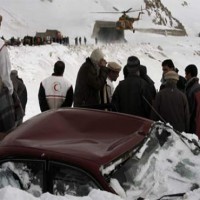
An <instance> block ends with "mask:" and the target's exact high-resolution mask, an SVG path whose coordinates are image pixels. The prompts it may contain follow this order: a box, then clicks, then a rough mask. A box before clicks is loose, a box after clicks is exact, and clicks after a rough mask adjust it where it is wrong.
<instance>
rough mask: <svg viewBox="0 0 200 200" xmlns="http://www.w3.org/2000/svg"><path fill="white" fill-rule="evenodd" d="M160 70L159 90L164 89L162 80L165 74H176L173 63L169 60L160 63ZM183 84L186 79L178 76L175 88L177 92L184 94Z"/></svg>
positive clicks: (163, 80)
mask: <svg viewBox="0 0 200 200" xmlns="http://www.w3.org/2000/svg"><path fill="white" fill-rule="evenodd" d="M162 70H163V75H162V79H161V86H160V90H161V89H163V88H164V87H165V83H166V81H165V79H164V75H165V73H167V72H169V71H176V72H178V69H177V68H175V66H174V63H173V61H172V60H171V59H166V60H164V61H163V62H162ZM185 84H186V79H185V78H184V77H183V76H180V75H179V79H178V81H177V88H178V89H179V90H181V91H182V92H184V91H185Z"/></svg>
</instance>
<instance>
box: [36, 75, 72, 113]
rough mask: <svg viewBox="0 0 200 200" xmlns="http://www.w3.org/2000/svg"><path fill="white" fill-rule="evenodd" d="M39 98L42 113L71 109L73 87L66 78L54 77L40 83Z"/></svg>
mask: <svg viewBox="0 0 200 200" xmlns="http://www.w3.org/2000/svg"><path fill="white" fill-rule="evenodd" d="M38 98H39V104H40V110H41V111H42V112H44V111H46V110H49V109H57V108H61V107H71V106H72V103H73V87H72V85H71V83H70V82H69V81H68V80H66V79H65V78H64V77H62V76H54V75H52V76H50V77H48V78H46V79H44V80H43V81H42V82H41V83H40V88H39V93H38Z"/></svg>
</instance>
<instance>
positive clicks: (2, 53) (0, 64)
mask: <svg viewBox="0 0 200 200" xmlns="http://www.w3.org/2000/svg"><path fill="white" fill-rule="evenodd" d="M10 71H11V63H10V58H9V54H8V50H7V48H6V46H5V43H4V41H3V40H2V39H0V76H1V78H2V81H3V83H4V84H5V86H6V87H7V88H8V90H9V93H10V94H12V93H13V84H12V81H11V79H10Z"/></svg>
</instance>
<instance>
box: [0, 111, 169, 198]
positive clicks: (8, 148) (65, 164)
mask: <svg viewBox="0 0 200 200" xmlns="http://www.w3.org/2000/svg"><path fill="white" fill-rule="evenodd" d="M163 126H164V125H163V124H161V123H155V122H153V121H151V120H147V119H145V118H141V117H136V116H132V115H126V114H120V113H115V112H108V111H100V110H92V109H77V108H69V109H58V110H50V111H46V112H43V113H41V114H39V115H37V116H35V117H33V118H32V119H30V120H28V121H26V122H25V123H24V124H22V125H21V126H19V127H18V128H17V129H15V130H14V131H12V132H11V133H9V135H7V136H6V137H5V138H4V139H3V141H2V142H1V143H0V188H2V187H5V186H7V185H12V186H13V187H17V188H20V189H22V190H25V191H27V192H29V193H31V194H33V195H34V196H36V197H39V196H40V195H41V194H42V193H44V192H50V193H52V194H55V195H65V194H70V195H74V196H87V195H88V193H89V192H90V191H91V189H93V188H96V189H100V190H106V191H108V192H112V193H115V194H119V195H121V196H123V194H122V193H123V192H122V191H124V194H125V192H126V191H127V190H128V189H129V188H131V185H132V184H133V178H134V176H135V173H136V172H137V170H136V169H137V167H138V168H140V165H141V162H140V160H141V159H142V163H144V162H147V159H148V157H149V156H151V154H152V152H154V151H155V149H156V148H157V147H158V146H162V145H163V144H164V143H165V141H166V140H167V138H168V137H169V136H170V131H167V130H166V129H163ZM168 129H170V130H171V128H168ZM143 147H145V148H143ZM140 150H141V151H142V152H139V151H140ZM138 152H139V154H140V158H139V157H137V156H138V155H137V156H136V154H137V153H138ZM119 188H120V191H119Z"/></svg>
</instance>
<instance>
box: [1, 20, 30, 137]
mask: <svg viewBox="0 0 200 200" xmlns="http://www.w3.org/2000/svg"><path fill="white" fill-rule="evenodd" d="M1 22H2V16H0V25H1ZM26 102H27V90H26V86H25V85H24V83H23V80H22V79H20V78H19V77H18V73H17V71H16V70H12V71H11V63H10V58H9V54H8V50H7V47H6V45H5V42H4V41H3V40H2V39H0V133H1V134H0V139H1V138H2V137H4V136H5V134H6V133H8V132H9V131H11V130H12V129H14V128H15V127H16V126H19V125H20V124H21V123H22V120H23V117H24V113H25V107H26Z"/></svg>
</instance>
